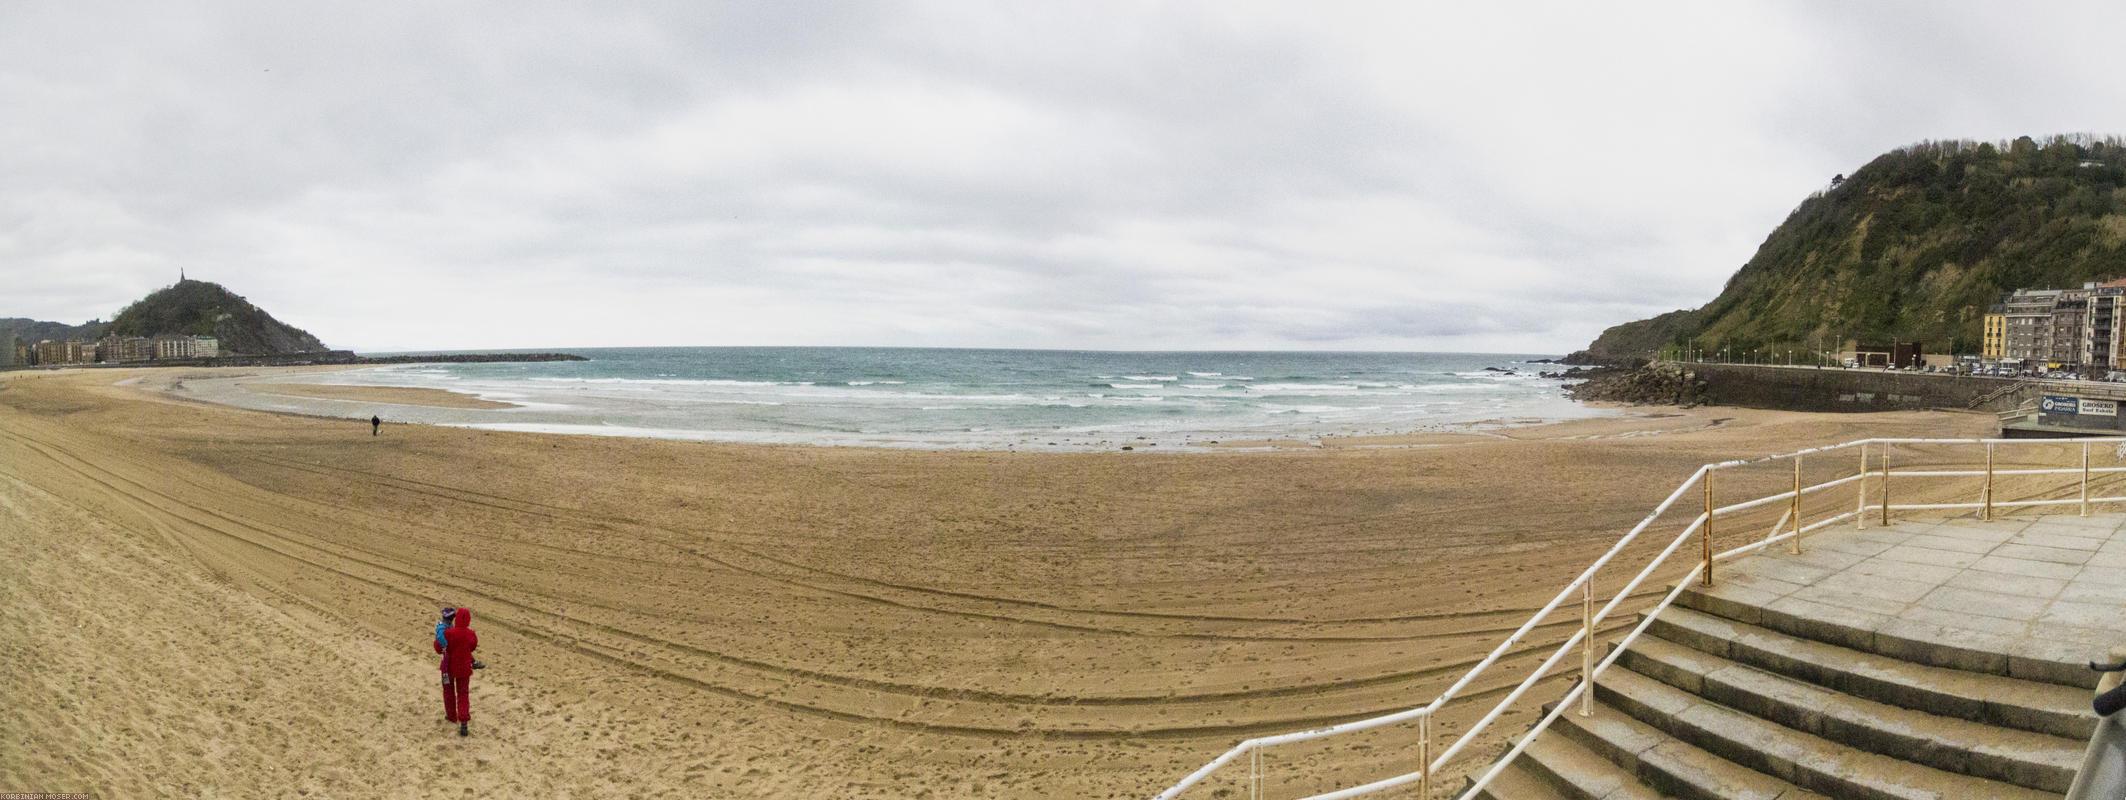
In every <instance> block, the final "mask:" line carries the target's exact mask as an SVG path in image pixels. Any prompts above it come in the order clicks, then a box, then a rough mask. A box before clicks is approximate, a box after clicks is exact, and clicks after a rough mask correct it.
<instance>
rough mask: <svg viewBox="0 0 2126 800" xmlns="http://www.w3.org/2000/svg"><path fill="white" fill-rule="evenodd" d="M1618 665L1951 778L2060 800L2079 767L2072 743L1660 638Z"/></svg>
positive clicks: (1643, 643) (1643, 642) (2078, 749)
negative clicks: (2057, 795) (1863, 694)
mask: <svg viewBox="0 0 2126 800" xmlns="http://www.w3.org/2000/svg"><path fill="white" fill-rule="evenodd" d="M1618 663H1619V664H1623V665H1625V666H1626V667H1627V668H1629V669H1630V670H1631V671H1633V672H1636V673H1638V674H1640V675H1644V676H1646V677H1650V678H1654V679H1656V680H1659V681H1661V682H1662V683H1666V684H1668V685H1669V686H1672V687H1675V688H1677V689H1681V690H1683V691H1685V692H1689V693H1691V694H1693V695H1697V696H1698V697H1699V698H1700V699H1703V700H1706V701H1710V702H1714V703H1718V704H1720V705H1722V706H1726V707H1728V708H1730V709H1734V710H1737V711H1741V712H1744V713H1747V714H1750V715H1752V716H1755V717H1758V718H1759V719H1763V720H1768V721H1771V722H1775V723H1778V724H1779V725H1782V726H1785V727H1787V728H1791V729H1793V730H1796V731H1801V732H1804V733H1808V734H1813V735H1815V736H1818V737H1822V738H1824V739H1827V740H1830V741H1833V742H1837V743H1839V744H1843V745H1847V746H1849V747H1853V748H1856V749H1859V750H1863V751H1866V752H1869V753H1875V754H1878V755H1885V756H1890V757H1893V758H1900V759H1903V760H1906V761H1910V762H1912V763H1915V764H1923V765H1926V766H1929V767H1933V768H1935V769H1939V770H1945V771H1948V772H1955V773H1961V774H1964V775H1972V776H1976V777H1981V778H1991V779H1993V780H1997V781H2004V782H2007V783H2012V784H2015V785H2017V786H2026V787H2029V788H2032V789H2043V790H2046V791H2052V792H2065V791H2067V787H2068V786H2069V785H2071V784H2073V783H2074V772H2075V770H2076V769H2077V768H2078V767H2079V766H2080V765H2081V761H2082V745H2081V744H2080V743H2078V742H2075V741H2074V740H2072V739H2065V738H2061V737H2058V736H2052V735H2049V734H2043V733H2033V732H2031V731H2024V730H2015V729H2011V728H2001V727H1997V726H1993V725H1988V724H1986V723H1983V722H1972V721H1970V720H1967V719H1957V718H1954V717H1944V716H1938V715H1934V714H1929V713H1926V712H1924V711H1917V710H1913V709H1909V708H1901V707H1898V706H1893V705H1889V704H1886V703H1878V702H1875V701H1873V700H1866V699H1862V698H1859V697H1854V696H1852V695H1849V694H1844V693H1842V692H1839V691H1837V690H1834V689H1826V688H1824V687H1822V686H1817V685H1815V684H1812V683H1808V682H1805V681H1801V680H1797V679H1794V678H1790V677H1787V676H1784V675H1779V674H1776V673H1772V672H1767V671H1765V670H1761V669H1757V668H1755V667H1751V666H1746V665H1742V664H1737V663H1735V662H1733V661H1729V660H1727V659H1725V658H1721V657H1719V656H1716V655H1712V654H1710V653H1705V652H1701V651H1698V650H1695V649H1692V648H1689V647H1685V646H1683V645H1680V644H1676V643H1674V642H1670V641H1667V640H1664V639H1656V638H1651V637H1648V638H1641V639H1640V640H1639V641H1638V642H1635V643H1633V645H1632V646H1631V649H1630V650H1628V651H1626V652H1625V653H1624V655H1623V657H1622V658H1620V659H1618ZM2063 688H2064V687H2063ZM2070 691H2071V690H2070Z"/></svg>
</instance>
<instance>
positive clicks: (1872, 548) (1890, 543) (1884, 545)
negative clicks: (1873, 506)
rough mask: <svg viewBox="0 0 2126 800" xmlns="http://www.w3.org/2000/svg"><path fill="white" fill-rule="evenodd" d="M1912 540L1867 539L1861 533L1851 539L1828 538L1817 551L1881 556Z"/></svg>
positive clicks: (1840, 537) (1819, 543)
mask: <svg viewBox="0 0 2126 800" xmlns="http://www.w3.org/2000/svg"><path fill="white" fill-rule="evenodd" d="M1910 540H1911V539H1910V537H1902V538H1898V539H1886V538H1866V534H1865V533H1861V534H1858V535H1855V536H1851V537H1848V536H1839V537H1835V538H1834V537H1826V538H1824V539H1823V540H1821V541H1819V542H1818V543H1817V546H1816V548H1815V549H1817V550H1830V551H1833V552H1838V553H1847V554H1851V555H1856V556H1862V557H1867V556H1875V555H1881V554H1882V551H1884V550H1888V549H1890V548H1892V547H1896V546H1898V545H1900V544H1904V543H1905V542H1907V541H1910Z"/></svg>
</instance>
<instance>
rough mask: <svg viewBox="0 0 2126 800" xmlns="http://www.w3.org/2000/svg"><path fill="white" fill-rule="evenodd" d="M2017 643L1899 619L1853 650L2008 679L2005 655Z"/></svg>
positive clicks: (1997, 636)
mask: <svg viewBox="0 0 2126 800" xmlns="http://www.w3.org/2000/svg"><path fill="white" fill-rule="evenodd" d="M1819 641H1821V640H1819ZM2017 641H2019V639H2018V638H2017V637H2014V636H2004V635H2001V634H1994V633H1985V632H1982V631H1973V630H1969V629H1965V628H1951V627H1948V626H1945V625H1939V624H1935V623H1928V622H1915V621H1912V620H1907V619H1898V620H1892V621H1890V622H1888V623H1885V624H1883V625H1882V626H1881V627H1879V628H1877V629H1876V630H1875V635H1874V637H1873V638H1872V639H1871V640H1870V641H1869V642H1868V643H1867V644H1866V645H1864V646H1860V647H1854V648H1853V649H1855V650H1866V651H1868V652H1872V653H1881V654H1883V655H1886V656H1891V657H1893V658H1901V659H1904V660H1906V661H1911V662H1915V663H1919V664H1927V665H1930V666H1936V667H1948V668H1951V669H1961V670H1969V671H1971V672H1983V673H1988V674H1993V675H2007V674H2010V673H2009V658H2008V652H2009V649H2010V648H2012V647H2014V646H2015V645H2016V642H2017ZM1832 644H1840V645H1843V646H1847V647H1852V645H1844V643H1842V642H1832Z"/></svg>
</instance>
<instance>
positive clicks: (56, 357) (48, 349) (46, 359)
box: [35, 339, 96, 365]
mask: <svg viewBox="0 0 2126 800" xmlns="http://www.w3.org/2000/svg"><path fill="white" fill-rule="evenodd" d="M35 358H36V360H37V363H38V364H39V365H55V364H92V363H95V361H96V347H95V346H94V345H91V344H89V343H88V342H62V341H59V340H57V339H46V340H44V341H41V342H38V343H37V348H36V356H35Z"/></svg>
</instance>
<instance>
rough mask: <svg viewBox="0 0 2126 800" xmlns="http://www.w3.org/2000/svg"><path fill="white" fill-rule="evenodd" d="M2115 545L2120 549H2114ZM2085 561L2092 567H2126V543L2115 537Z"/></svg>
mask: <svg viewBox="0 0 2126 800" xmlns="http://www.w3.org/2000/svg"><path fill="white" fill-rule="evenodd" d="M2114 547H2117V548H2118V549H2116V550H2114V549H2112V548H2114ZM2083 563H2084V564H2087V565H2088V566H2092V567H2126V544H2122V543H2121V540H2119V539H2113V540H2111V541H2110V542H2108V543H2106V544H2105V545H2104V546H2103V547H2099V548H2097V551H2096V552H2095V553H2094V554H2092V555H2090V556H2089V560H2088V561H2086V562H2083Z"/></svg>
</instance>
